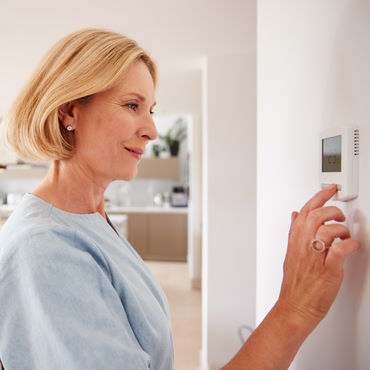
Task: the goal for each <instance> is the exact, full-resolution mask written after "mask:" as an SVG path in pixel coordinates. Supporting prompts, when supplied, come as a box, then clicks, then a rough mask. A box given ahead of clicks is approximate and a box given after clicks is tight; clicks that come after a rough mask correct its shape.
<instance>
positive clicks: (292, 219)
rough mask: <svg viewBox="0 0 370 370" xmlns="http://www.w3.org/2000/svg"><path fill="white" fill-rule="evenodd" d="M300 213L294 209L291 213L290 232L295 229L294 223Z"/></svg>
mask: <svg viewBox="0 0 370 370" xmlns="http://www.w3.org/2000/svg"><path fill="white" fill-rule="evenodd" d="M298 215H299V213H298V212H296V211H293V212H292V214H291V216H290V217H291V219H290V229H289V234H290V233H291V231H292V229H293V225H294V222H295V220H296V218H297V217H298Z"/></svg>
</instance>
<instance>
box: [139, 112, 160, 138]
mask: <svg viewBox="0 0 370 370" xmlns="http://www.w3.org/2000/svg"><path fill="white" fill-rule="evenodd" d="M140 136H141V137H142V138H145V139H146V140H155V139H156V138H157V137H158V130H157V127H156V126H155V123H154V120H153V118H152V116H151V115H150V116H149V117H148V118H146V119H145V124H144V125H143V127H142V129H141V130H140Z"/></svg>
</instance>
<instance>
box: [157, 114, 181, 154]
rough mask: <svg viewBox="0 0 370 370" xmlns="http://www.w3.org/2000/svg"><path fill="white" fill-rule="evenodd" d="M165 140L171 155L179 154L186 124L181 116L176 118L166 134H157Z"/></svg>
mask: <svg viewBox="0 0 370 370" xmlns="http://www.w3.org/2000/svg"><path fill="white" fill-rule="evenodd" d="M159 138H160V139H161V140H163V141H164V142H165V144H166V145H167V147H168V150H169V152H170V153H171V156H172V157H175V156H177V155H178V154H179V149H180V144H181V142H182V141H184V140H185V139H186V124H185V122H184V120H183V118H181V117H180V118H178V119H177V120H176V121H175V123H174V125H173V126H172V127H171V128H170V129H169V130H168V131H167V134H166V135H159Z"/></svg>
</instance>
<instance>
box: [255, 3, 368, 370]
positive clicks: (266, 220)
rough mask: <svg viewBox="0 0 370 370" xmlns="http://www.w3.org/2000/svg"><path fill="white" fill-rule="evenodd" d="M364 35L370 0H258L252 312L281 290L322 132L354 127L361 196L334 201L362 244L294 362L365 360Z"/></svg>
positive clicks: (302, 369) (334, 367)
mask: <svg viewBox="0 0 370 370" xmlns="http://www.w3.org/2000/svg"><path fill="white" fill-rule="evenodd" d="M369 37H370V1H369V0H327V1H320V0H300V1H293V0H281V1H279V2H273V1H269V0H260V1H259V2H258V134H257V135H258V201H257V202H258V211H257V214H258V219H257V224H258V229H257V244H258V248H257V320H258V321H260V320H261V319H262V318H263V316H264V315H265V314H266V312H267V311H268V310H269V308H270V307H271V306H272V304H273V302H274V301H275V299H276V298H277V295H278V292H279V288H280V282H281V278H282V263H283V258H284V254H285V249H286V240H287V233H288V228H289V223H290V212H291V211H292V210H298V209H299V208H300V207H301V206H302V205H303V203H304V202H305V201H306V200H307V199H308V198H309V197H310V196H311V195H312V194H313V193H314V192H316V191H317V190H318V171H319V168H318V164H319V158H318V156H319V140H318V135H319V132H320V131H322V130H323V129H325V128H328V127H334V126H338V125H343V124H348V123H350V124H356V125H357V126H358V127H359V128H360V141H361V144H360V145H361V148H360V150H361V153H360V196H359V198H358V199H357V200H356V201H354V202H351V203H350V204H346V205H342V204H339V206H341V207H342V208H343V209H344V211H345V213H346V214H347V218H348V224H349V226H350V228H351V229H352V230H353V234H354V236H355V237H357V238H359V239H360V241H361V245H362V250H361V252H359V253H358V254H357V255H355V256H353V257H351V258H350V260H349V261H348V262H347V265H346V276H345V280H344V284H343V286H342V288H341V291H340V293H339V296H338V299H337V301H336V302H335V304H334V306H333V307H332V309H331V311H330V313H329V315H328V317H327V318H326V319H325V321H324V322H322V323H321V324H320V326H319V327H318V329H317V330H316V332H315V333H313V334H312V336H311V337H310V338H309V339H308V340H307V342H306V343H305V344H304V345H303V348H302V350H301V351H300V353H299V355H298V356H297V358H296V361H295V362H294V365H292V367H291V368H292V369H297V370H312V369H325V370H349V369H351V370H365V369H368V368H369V363H370V352H369V349H368V345H369V340H370V320H369V312H370V290H369V286H370V276H369V272H368V268H367V266H368V251H369V241H370V232H369V224H368V222H369V220H370V207H369V205H370V193H369V191H368V189H370V175H369V171H368V168H367V167H368V165H367V163H366V160H367V159H368V158H370V145H369V141H370V126H369V119H370V68H369V66H370V41H369ZM282 335H283V333H282Z"/></svg>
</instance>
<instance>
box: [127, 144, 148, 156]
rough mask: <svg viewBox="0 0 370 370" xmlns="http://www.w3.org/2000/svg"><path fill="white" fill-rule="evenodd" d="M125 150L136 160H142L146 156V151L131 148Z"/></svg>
mask: <svg viewBox="0 0 370 370" xmlns="http://www.w3.org/2000/svg"><path fill="white" fill-rule="evenodd" d="M125 149H126V150H127V151H128V152H129V153H130V154H131V155H132V156H133V157H135V158H136V159H141V157H142V156H143V154H144V150H143V149H140V148H129V147H127V146H125Z"/></svg>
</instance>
